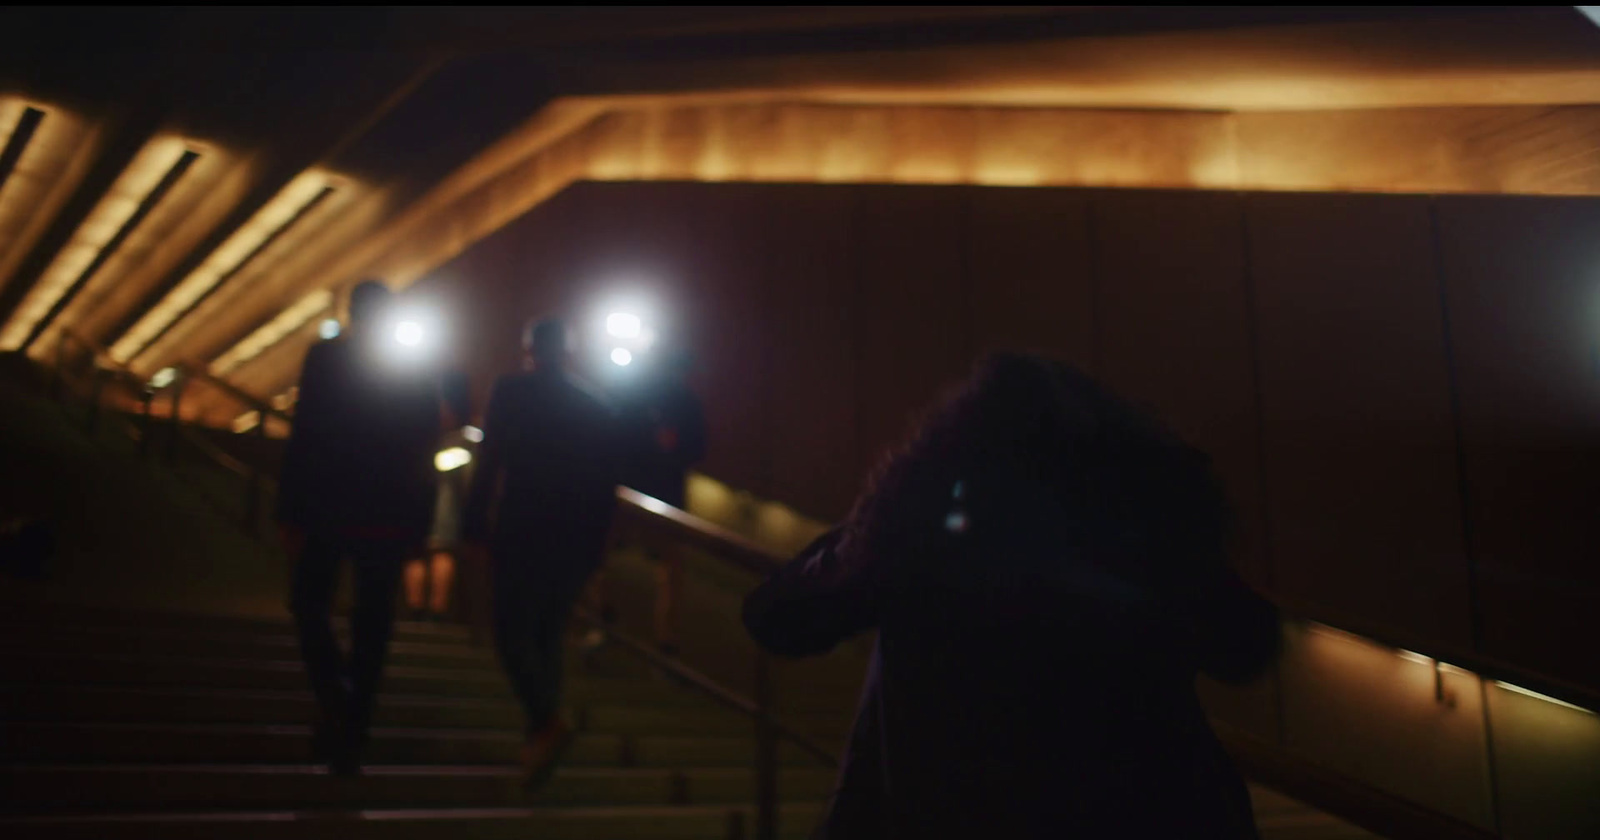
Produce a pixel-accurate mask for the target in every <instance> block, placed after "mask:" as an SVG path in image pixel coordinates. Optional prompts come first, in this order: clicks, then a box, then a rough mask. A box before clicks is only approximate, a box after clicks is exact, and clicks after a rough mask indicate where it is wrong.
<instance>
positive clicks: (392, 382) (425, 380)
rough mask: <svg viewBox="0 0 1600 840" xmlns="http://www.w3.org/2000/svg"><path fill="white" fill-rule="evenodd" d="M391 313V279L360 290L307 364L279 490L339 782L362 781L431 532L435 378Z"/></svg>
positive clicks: (325, 754)
mask: <svg viewBox="0 0 1600 840" xmlns="http://www.w3.org/2000/svg"><path fill="white" fill-rule="evenodd" d="M392 305H393V295H392V293H391V292H390V291H389V289H388V288H387V287H385V286H384V285H383V284H382V283H380V282H377V281H372V280H368V281H364V282H362V283H360V284H358V285H357V286H356V287H355V288H354V289H352V290H351V293H350V327H349V329H348V330H347V331H346V333H345V335H344V336H342V337H340V338H337V339H334V340H331V341H325V342H322V343H320V344H317V345H315V346H314V347H312V348H311V350H310V352H308V353H307V354H306V360H305V367H304V369H303V370H302V372H301V375H300V387H299V400H298V402H297V405H296V407H295V416H294V425H293V428H292V431H291V432H290V435H289V442H288V446H287V448H286V449H285V452H284V462H283V472H282V477H281V482H280V485H279V493H278V522H279V525H280V527H281V530H282V534H283V541H284V546H285V549H286V550H287V551H288V554H289V556H290V559H291V562H292V564H293V582H292V585H291V592H290V608H291V610H292V611H293V613H294V619H295V626H296V629H297V630H298V632H299V637H300V653H301V656H302V657H303V658H304V660H305V666H306V671H307V673H308V675H309V676H310V678H311V687H312V691H313V692H314V693H315V695H316V700H317V710H318V720H317V725H316V733H315V736H314V750H315V753H316V755H317V758H318V760H319V761H322V762H324V763H326V764H328V766H329V768H330V770H332V771H334V772H336V773H340V774H351V773H356V772H359V769H360V755H361V751H362V748H363V747H364V745H365V742H366V737H367V730H368V728H369V726H370V724H371V720H372V707H373V699H374V697H375V695H376V693H377V691H378V684H379V680H380V678H381V676H382V673H383V662H384V657H385V655H386V652H387V648H388V644H389V637H390V635H391V633H392V631H393V627H394V612H395V603H396V601H397V589H398V587H399V583H400V575H401V567H402V564H403V563H404V562H405V559H406V557H407V556H408V555H410V554H411V553H412V552H414V551H415V550H416V549H417V548H418V547H419V546H421V545H422V543H423V541H424V539H425V537H426V536H427V532H428V524H429V518H430V514H431V512H432V509H433V502H434V484H435V478H434V475H435V473H434V467H433V452H434V445H435V444H436V443H437V441H438V438H439V433H440V430H441V416H440V405H439V395H438V388H437V382H436V380H435V379H434V378H433V377H431V376H429V375H427V373H426V372H425V370H423V369H421V368H420V367H416V366H413V365H411V364H406V363H404V362H402V361H397V360H396V358H395V353H394V349H395V348H394V347H391V346H390V345H391V344H393V343H395V342H394V335H393V332H392V325H390V324H389V323H387V319H388V318H389V317H390V313H391V310H392ZM346 559H348V560H349V561H350V562H351V563H352V565H353V567H354V573H355V574H354V580H355V603H354V609H353V612H352V615H351V628H350V636H351V640H350V654H349V658H348V661H346V659H345V657H344V656H343V654H342V653H341V652H340V649H339V643H338V641H337V640H336V639H335V638H334V633H333V628H332V626H331V625H330V623H329V614H330V613H331V611H332V609H333V602H334V595H335V591H336V590H337V588H338V580H339V572H340V566H341V563H342V562H343V561H344V560H346Z"/></svg>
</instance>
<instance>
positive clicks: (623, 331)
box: [606, 312, 644, 365]
mask: <svg viewBox="0 0 1600 840" xmlns="http://www.w3.org/2000/svg"><path fill="white" fill-rule="evenodd" d="M643 329H644V324H643V323H642V322H641V321H640V320H639V316H638V315H632V314H629V313H627V312H613V313H611V314H610V315H607V316H606V332H608V333H610V334H611V335H614V336H616V337H617V338H638V337H639V333H640V332H641V331H642V330H643ZM617 364H621V365H625V364H627V362H618V363H617Z"/></svg>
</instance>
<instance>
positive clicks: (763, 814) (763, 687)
mask: <svg viewBox="0 0 1600 840" xmlns="http://www.w3.org/2000/svg"><path fill="white" fill-rule="evenodd" d="M755 703H756V832H755V837H756V840H776V838H777V836H778V733H777V731H776V730H775V729H774V728H773V726H772V660H771V658H770V657H768V656H767V653H766V651H763V650H757V651H756V673H755Z"/></svg>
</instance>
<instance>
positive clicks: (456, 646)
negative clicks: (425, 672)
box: [0, 625, 495, 667]
mask: <svg viewBox="0 0 1600 840" xmlns="http://www.w3.org/2000/svg"><path fill="white" fill-rule="evenodd" d="M341 641H342V642H344V643H345V644H348V634H341ZM28 651H36V652H39V653H43V654H47V655H52V656H133V655H139V654H158V655H162V656H180V657H199V658H217V657H226V658H231V659H266V660H283V659H295V658H298V657H299V656H300V646H299V643H298V641H297V640H296V639H295V637H294V636H293V635H292V634H291V633H288V632H282V633H267V632H239V631H226V632H220V633H219V632H205V633H195V632H189V631H184V630H174V629H161V628H143V627H92V626H73V625H69V626H55V625H51V626H45V625H36V626H34V627H31V628H29V629H28V630H27V631H26V635H21V634H18V635H7V636H0V654H9V653H23V652H28ZM389 661H390V662H392V663H394V664H397V665H415V666H423V667H493V666H494V663H495V658H494V651H493V650H492V649H491V648H489V647H487V646H485V647H474V646H472V645H470V644H468V643H467V642H465V641H464V640H454V639H445V640H433V639H430V640H425V641H418V640H397V641H394V642H393V643H391V644H390V645H389Z"/></svg>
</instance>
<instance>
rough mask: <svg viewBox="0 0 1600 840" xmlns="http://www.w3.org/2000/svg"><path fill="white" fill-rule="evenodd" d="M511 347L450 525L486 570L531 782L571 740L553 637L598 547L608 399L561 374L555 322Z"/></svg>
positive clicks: (557, 637)
mask: <svg viewBox="0 0 1600 840" xmlns="http://www.w3.org/2000/svg"><path fill="white" fill-rule="evenodd" d="M523 345H524V347H525V348H526V349H527V351H528V361H529V370H528V371H527V372H524V373H519V374H513V375H508V376H503V377H501V378H500V379H499V381H497V382H496V383H495V385H494V389H493V392H492V393H491V395H490V398H489V407H488V411H487V414H486V416H485V420H484V426H483V442H482V444H481V445H480V446H479V447H478V458H477V464H476V472H475V473H474V474H473V477H472V487H471V490H470V491H469V493H468V496H467V505H466V509H465V510H464V512H463V517H462V520H463V521H462V524H463V537H464V539H465V540H466V541H467V542H468V543H469V544H470V545H471V547H472V548H471V553H472V554H474V555H475V556H478V557H483V556H484V555H487V560H488V563H489V565H490V567H491V569H492V572H491V578H492V581H493V584H492V587H493V589H492V594H491V597H492V601H493V607H492V612H493V618H492V621H493V627H494V636H495V646H496V648H497V650H498V652H499V655H500V661H501V664H502V665H503V666H504V668H505V671H506V675H507V676H508V677H509V678H510V681H511V686H512V689H513V690H514V691H515V692H516V695H517V698H518V700H520V701H521V703H522V707H523V711H524V713H525V715H526V722H527V729H526V739H525V743H524V746H523V751H522V762H523V766H524V769H525V770H526V774H527V775H526V778H525V786H526V787H528V788H530V789H532V788H537V787H539V786H541V785H542V784H543V783H544V782H545V781H546V780H547V779H548V778H549V775H550V773H551V772H552V771H553V770H554V768H555V765H556V763H557V762H558V761H559V760H560V757H561V755H562V753H563V752H564V751H565V749H566V747H567V746H568V745H569V744H570V742H571V740H572V729H571V727H570V726H569V725H568V724H567V723H566V722H565V721H564V720H562V719H561V715H560V714H559V703H560V696H561V675H562V642H563V638H564V635H565V629H566V626H567V622H568V619H569V618H570V617H571V614H572V610H573V607H574V605H575V604H576V603H577V601H578V598H579V597H580V596H581V595H582V593H583V590H584V587H585V586H586V584H587V583H588V581H589V578H590V576H591V575H592V574H594V572H595V570H596V569H597V568H598V567H599V566H600V562H601V559H602V557H603V556H604V554H605V546H606V534H607V531H608V529H609V528H610V525H611V518H612V514H613V512H614V510H615V507H616V487H617V478H618V469H619V466H618V464H619V460H620V452H619V449H620V430H619V428H618V425H617V418H616V415H615V412H614V411H613V409H612V408H611V406H610V404H609V403H608V402H607V401H606V400H605V399H603V398H602V397H600V396H599V395H598V394H596V393H595V392H594V390H593V389H591V388H590V387H589V386H588V385H587V384H586V383H584V382H582V381H580V380H579V379H577V378H576V377H575V376H574V375H572V374H571V373H569V372H568V370H567V368H568V366H569V362H570V358H569V357H570V354H571V349H570V348H571V336H570V334H569V333H568V331H567V328H566V326H565V325H564V324H563V323H562V322H561V321H559V320H554V319H548V320H543V321H539V322H537V323H535V324H533V325H532V326H530V327H529V328H528V329H527V330H526V331H525V332H524V337H523ZM491 514H492V515H491ZM475 564H478V563H475ZM479 565H481V564H479Z"/></svg>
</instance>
